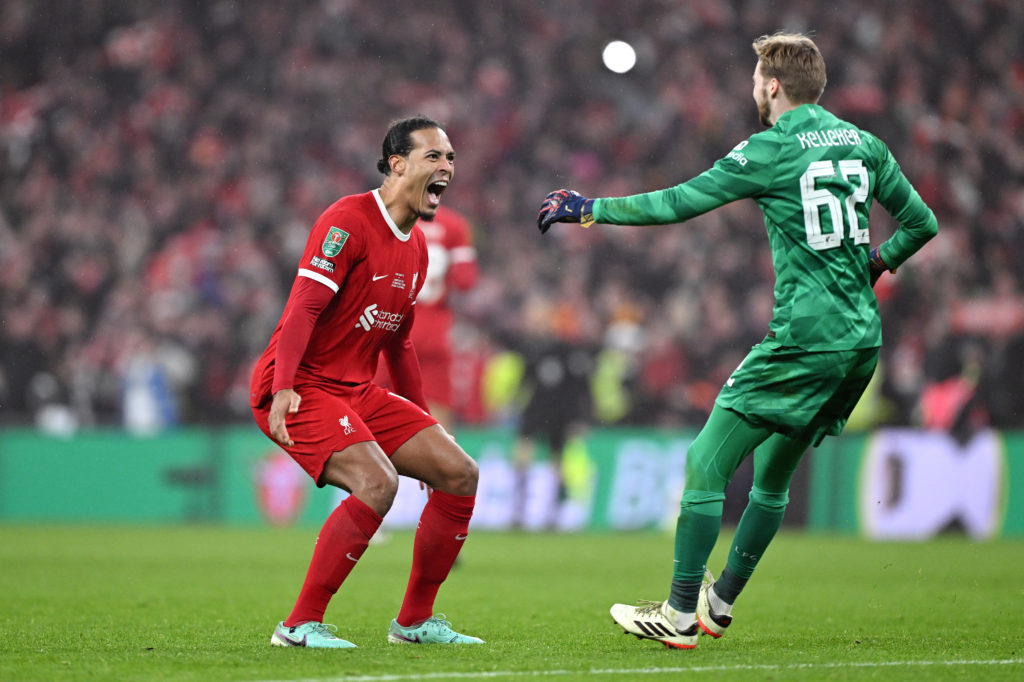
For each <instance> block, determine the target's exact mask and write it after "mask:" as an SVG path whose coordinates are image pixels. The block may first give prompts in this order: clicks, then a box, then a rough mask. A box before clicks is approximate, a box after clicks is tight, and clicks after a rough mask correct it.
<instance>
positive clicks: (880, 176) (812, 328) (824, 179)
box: [593, 104, 938, 351]
mask: <svg viewBox="0 0 1024 682" xmlns="http://www.w3.org/2000/svg"><path fill="white" fill-rule="evenodd" d="M747 197H749V198H751V199H753V200H754V201H756V202H757V203H758V205H759V206H760V207H761V211H762V212H763V213H764V222H765V227H766V228H767V230H768V240H769V242H770V244H771V249H772V263H773V265H774V267H775V308H774V311H773V315H772V321H771V324H770V329H771V331H772V332H774V335H775V338H776V340H777V342H778V343H779V344H781V345H784V346H794V347H798V348H802V349H804V350H807V351H822V350H833V351H834V350H852V349H857V348H872V347H876V346H879V345H881V343H882V331H881V323H880V320H879V316H878V303H877V301H876V300H875V295H874V292H872V290H871V283H870V277H869V267H868V251H869V250H870V238H869V234H868V215H869V213H870V211H871V202H872V200H875V199H877V200H878V202H879V203H880V204H881V205H882V206H883V207H884V208H885V209H886V210H887V211H888V212H889V214H890V215H892V216H893V217H894V218H895V219H896V221H897V222H898V223H899V227H898V229H897V230H896V231H895V233H894V234H893V235H892V237H891V238H890V239H888V240H887V241H886V242H885V243H883V244H881V245H880V246H879V254H880V255H881V257H882V260H884V261H885V263H886V264H887V265H888V266H889V267H890V268H892V269H895V268H897V267H898V266H899V265H900V264H902V263H903V262H904V261H905V260H906V259H907V258H909V257H910V256H911V255H912V254H913V253H914V252H916V251H917V250H918V249H920V248H921V247H922V246H923V245H924V243H925V242H927V241H928V240H929V239H931V238H932V237H933V236H934V235H935V234H936V232H937V230H938V226H937V223H936V220H935V215H934V214H933V213H932V211H931V210H930V209H929V208H928V206H927V205H925V203H924V201H922V199H921V197H920V196H919V195H918V193H917V192H916V191H915V190H914V188H913V187H911V185H910V182H909V181H908V180H907V178H906V177H905V176H904V175H903V172H902V171H901V170H900V167H899V164H897V163H896V160H895V159H894V158H893V156H892V154H891V153H890V152H889V149H888V147H886V146H885V144H884V143H883V142H882V141H881V140H879V139H878V138H877V137H875V136H874V135H871V134H870V133H868V132H865V131H863V130H860V129H858V128H857V127H855V126H853V125H851V124H850V123H847V122H846V121H843V120H841V119H839V118H837V117H836V116H834V115H833V114H831V113H829V112H828V111H826V110H825V109H823V108H822V107H820V106H818V105H816V104H804V105H801V106H799V107H797V108H796V109H793V110H792V111H788V112H786V113H785V114H783V115H782V116H780V117H779V119H778V120H777V121H776V122H775V125H774V126H773V127H771V128H769V129H768V130H765V131H764V132H760V133H757V134H755V135H752V136H751V137H750V138H748V139H747V140H745V141H743V142H741V143H739V144H738V145H736V147H734V148H733V150H732V151H730V152H729V154H728V155H727V156H725V157H724V158H722V159H720V160H718V161H717V162H716V163H715V165H714V166H713V167H712V168H710V169H709V170H707V171H705V172H704V173H702V174H700V175H698V176H697V177H695V178H693V179H692V180H689V181H688V182H684V183H683V184H681V185H677V186H675V187H671V188H669V189H664V190H660V191H657V192H649V193H647V194H637V195H634V196H629V197H615V198H603V199H597V200H595V202H594V206H593V213H594V220H595V221H596V222H600V223H611V224H615V225H665V224H668V223H677V222H682V221H684V220H689V219H690V218H693V217H695V216H698V215H700V214H702V213H706V212H707V211H710V210H711V209H714V208H717V207H719V206H722V205H724V204H727V203H729V202H731V201H736V200H737V199H743V198H747Z"/></svg>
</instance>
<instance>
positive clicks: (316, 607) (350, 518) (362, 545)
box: [284, 495, 384, 627]
mask: <svg viewBox="0 0 1024 682" xmlns="http://www.w3.org/2000/svg"><path fill="white" fill-rule="evenodd" d="M383 520H384V519H383V518H382V517H381V515H380V514H378V513H377V512H375V511H373V510H372V509H370V508H369V507H368V506H366V504H364V503H363V501H362V500H360V499H358V498H356V497H355V496H354V495H349V496H348V497H346V498H345V500H344V501H343V502H342V503H341V504H339V505H338V508H337V509H335V510H334V511H333V512H332V513H331V515H330V516H328V517H327V521H325V522H324V527H323V528H321V529H320V535H318V536H317V538H316V547H314V548H313V559H312V560H311V561H310V562H309V570H308V571H306V581H305V582H304V583H303V584H302V591H301V592H299V599H298V601H296V602H295V608H293V609H292V612H291V615H289V616H288V620H286V621H285V622H284V624H285V625H287V626H289V627H290V626H292V625H296V624H298V623H302V622H304V621H307V620H312V621H316V622H320V623H322V622H323V618H324V611H326V610H327V603H328V602H330V601H331V597H333V596H334V593H335V592H337V591H338V588H339V587H341V583H343V582H344V581H345V578H347V577H348V574H349V573H351V572H352V569H353V568H355V565H356V562H357V561H358V560H359V557H361V556H363V552H365V551H366V545H367V544H369V542H370V538H371V537H373V534H374V533H376V532H377V529H378V528H379V527H380V522H381V521H383Z"/></svg>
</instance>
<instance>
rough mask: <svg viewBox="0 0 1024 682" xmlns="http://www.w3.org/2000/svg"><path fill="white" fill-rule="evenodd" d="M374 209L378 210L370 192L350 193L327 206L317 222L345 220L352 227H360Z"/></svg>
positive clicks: (368, 218) (364, 223) (366, 222)
mask: <svg viewBox="0 0 1024 682" xmlns="http://www.w3.org/2000/svg"><path fill="white" fill-rule="evenodd" d="M374 211H376V212H379V209H378V208H377V203H376V201H375V200H374V198H373V194H372V193H370V192H365V193H363V194H350V195H348V196H344V197H341V198H340V199H338V200H337V201H335V202H334V203H333V204H331V205H330V206H328V207H327V208H326V209H325V210H324V212H323V213H322V214H320V219H319V220H318V221H317V222H318V223H322V222H325V221H333V222H345V223H346V224H348V225H350V226H351V227H353V228H354V229H362V228H364V227H365V225H367V224H368V222H369V220H370V216H372V215H373V212H374Z"/></svg>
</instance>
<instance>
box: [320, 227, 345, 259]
mask: <svg viewBox="0 0 1024 682" xmlns="http://www.w3.org/2000/svg"><path fill="white" fill-rule="evenodd" d="M347 240H348V232H346V231H345V230H343V229H341V228H340V227H334V226H333V225H332V226H331V229H330V231H329V232H328V233H327V236H326V237H324V243H323V244H322V245H321V246H320V250H321V251H323V252H324V255H325V256H327V257H328V258H333V257H334V256H337V255H338V254H339V253H341V247H343V246H345V242H346V241H347Z"/></svg>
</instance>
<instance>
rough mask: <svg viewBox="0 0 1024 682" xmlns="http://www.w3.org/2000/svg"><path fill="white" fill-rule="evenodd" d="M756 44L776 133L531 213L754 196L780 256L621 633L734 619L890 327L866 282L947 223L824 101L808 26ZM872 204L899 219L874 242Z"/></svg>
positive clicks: (666, 639) (757, 90) (758, 96)
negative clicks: (771, 289)
mask: <svg viewBox="0 0 1024 682" xmlns="http://www.w3.org/2000/svg"><path fill="white" fill-rule="evenodd" d="M753 47H754V52H755V53H756V54H757V58H758V61H757V66H756V68H755V70H754V101H755V102H756V104H757V110H758V113H759V115H760V119H761V122H762V123H763V124H764V125H766V126H768V130H766V131H763V132H760V133H757V134H755V135H752V136H751V137H750V138H748V139H747V140H745V141H744V142H741V143H740V144H738V145H736V147H734V148H733V149H732V151H730V152H729V154H728V155H726V156H725V157H724V158H722V159H720V160H719V161H717V162H716V163H715V165H714V166H713V167H712V168H711V169H710V170H707V171H705V172H704V173H702V174H701V175H699V176H697V177H695V178H693V179H692V180H690V181H688V182H685V183H683V184H681V185H677V186H676V187H671V188H669V189H664V190H660V191H656V192H650V193H647V194H638V195H634V196H628V197H617V198H602V199H588V198H586V197H584V196H582V195H580V194H579V193H577V192H573V191H569V190H564V189H563V190H558V191H555V192H552V193H551V194H549V195H548V197H547V199H546V200H545V201H544V203H543V205H542V207H541V210H540V214H539V215H538V217H537V225H538V227H539V228H540V231H541V232H542V233H543V232H547V230H548V229H549V228H550V227H551V225H552V224H554V223H556V222H570V223H580V224H581V225H583V226H584V227H589V226H590V225H591V224H593V223H595V222H598V223H610V224H615V225H664V224H668V223H679V222H683V221H685V220H689V219H690V218H693V217H695V216H698V215H700V214H702V213H705V212H707V211H710V210H712V209H714V208H717V207H719V206H722V205H723V204H727V203H729V202H732V201H736V200H738V199H745V198H750V199H753V200H754V201H756V202H757V204H758V206H760V207H761V211H762V212H763V213H764V222H765V227H766V228H767V231H768V241H769V243H770V245H771V250H772V262H773V265H774V268H775V307H774V310H773V315H772V321H771V323H770V325H769V329H768V333H767V336H766V337H765V339H764V340H763V341H761V343H759V344H757V345H756V346H754V347H753V348H752V349H751V351H750V353H749V354H748V355H747V357H746V358H745V359H744V360H743V362H741V363H740V365H739V367H737V368H736V370H735V371H734V372H733V374H732V376H730V377H729V379H728V381H726V383H725V385H724V386H723V387H722V390H721V392H720V393H719V394H718V398H717V400H716V401H715V405H714V408H713V410H712V412H711V415H710V416H709V417H708V421H707V423H706V424H705V425H704V428H703V429H701V431H700V433H699V434H698V435H697V437H696V439H694V441H693V444H692V445H691V446H690V448H689V450H688V451H687V457H686V485H685V489H684V492H683V498H682V502H681V504H680V512H679V519H678V522H677V524H676V535H675V563H674V569H673V573H672V585H671V590H670V593H669V597H668V599H667V600H665V601H663V602H641V603H640V605H638V606H629V605H626V604H615V605H614V606H612V608H611V614H612V617H613V618H614V620H615V622H617V623H618V624H619V625H621V626H622V627H623V628H624V629H625V630H626V632H627V633H629V634H633V635H637V636H638V637H641V638H644V639H653V640H657V641H659V642H662V643H664V644H665V645H666V646H668V647H673V648H679V649H690V648H693V647H695V646H697V638H698V635H699V634H700V632H701V631H703V632H704V633H706V634H708V635H710V636H712V637H720V636H722V634H724V632H725V630H726V628H727V627H728V626H729V624H730V623H731V621H732V606H733V603H734V602H735V601H736V597H737V596H738V595H739V593H740V591H741V590H742V589H743V587H744V585H745V584H746V582H747V580H748V579H749V578H750V576H751V574H752V573H753V571H754V568H755V567H756V565H757V562H758V560H759V559H760V558H761V556H762V555H763V554H764V552H765V549H767V547H768V544H769V543H770V542H771V540H772V538H773V537H774V536H775V533H776V531H778V529H779V526H780V525H781V523H782V516H783V514H784V512H785V509H786V505H787V503H788V501H789V484H790V480H791V478H792V476H793V472H794V471H795V469H796V466H797V463H798V462H799V461H800V458H801V456H803V454H804V452H806V451H807V449H808V448H810V447H814V446H817V445H818V444H819V443H821V441H822V440H823V439H824V437H825V436H826V435H831V436H835V435H838V434H839V432H840V431H841V430H842V428H843V426H844V425H845V424H846V420H847V418H848V417H849V415H850V412H851V411H852V410H853V408H854V405H856V403H857V401H858V399H859V398H860V396H861V394H862V393H863V392H864V389H865V388H866V387H867V385H868V381H869V380H870V379H871V375H872V373H873V372H874V370H875V365H876V364H877V362H878V352H879V347H880V346H881V343H882V334H881V324H880V321H879V315H878V304H877V301H876V300H875V296H874V293H873V292H872V290H871V288H872V286H873V285H874V283H875V281H876V280H877V279H878V277H879V276H881V275H882V274H883V273H885V272H886V271H888V272H894V271H895V270H896V268H897V267H899V266H900V265H901V264H902V263H903V262H904V261H905V260H906V259H907V258H909V257H910V256H911V255H912V254H914V253H915V252H916V251H917V250H918V249H920V248H921V247H922V246H923V245H924V244H925V243H926V242H927V241H928V240H929V239H931V238H932V237H934V236H935V234H936V232H937V230H938V226H937V223H936V220H935V215H934V214H933V213H932V211H931V210H930V209H929V208H928V207H927V206H926V205H925V203H924V202H923V201H922V200H921V197H920V196H919V195H918V194H917V192H916V191H915V190H914V188H913V187H911V185H910V183H909V182H908V181H907V178H906V177H905V176H904V175H903V173H902V171H901V170H900V167H899V165H898V164H897V163H896V161H895V160H894V159H893V157H892V154H890V152H889V150H888V148H887V147H886V146H885V144H883V143H882V142H881V141H880V140H879V139H878V138H877V137H875V136H873V135H871V134H870V133H868V132H865V131H863V130H860V129H858V128H856V127H855V126H853V125H851V124H849V123H847V122H845V121H843V120H841V119H839V118H837V117H836V116H834V115H833V114H831V113H829V112H828V111H826V110H825V109H823V108H822V107H820V106H818V104H817V101H818V99H819V98H820V97H821V93H822V91H823V90H824V88H825V62H824V59H823V58H822V56H821V53H820V52H819V50H818V48H817V46H816V45H815V44H814V43H813V42H812V41H811V40H810V39H809V38H807V37H806V36H803V35H800V34H788V33H778V34H775V35H771V36H762V37H761V38H758V39H757V40H756V41H755V42H754V44H753ZM872 201H878V202H879V203H880V204H881V205H882V206H883V207H884V208H885V209H886V210H887V211H888V212H889V213H890V215H892V216H893V217H894V218H895V219H896V220H897V222H898V223H899V227H898V229H897V230H896V231H895V233H894V234H893V236H892V237H891V238H890V239H888V240H887V241H885V242H884V243H882V244H880V245H879V246H878V247H877V248H874V249H872V248H871V244H870V237H869V233H868V215H869V213H870V210H871V203H872ZM751 452H753V453H754V454H753V457H754V483H753V487H752V489H751V491H750V497H749V503H748V504H747V507H746V509H745V511H744V512H743V516H742V518H741V520H740V523H739V526H738V527H737V529H736V535H735V539H734V540H733V543H732V547H731V548H730V551H729V558H728V560H727V562H726V566H725V568H724V570H723V571H722V573H721V575H719V577H718V579H717V580H714V579H713V578H712V577H711V576H710V574H709V573H707V571H706V563H707V559H708V556H709V555H710V554H711V550H712V548H713V547H714V545H715V541H716V540H717V538H718V532H719V529H720V527H721V522H722V502H723V500H724V499H725V488H726V484H727V483H728V482H729V479H730V478H731V477H732V475H733V473H734V472H735V471H736V468H737V466H739V464H740V462H741V461H742V460H743V459H744V458H745V457H746V456H747V455H748V454H750V453H751Z"/></svg>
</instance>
